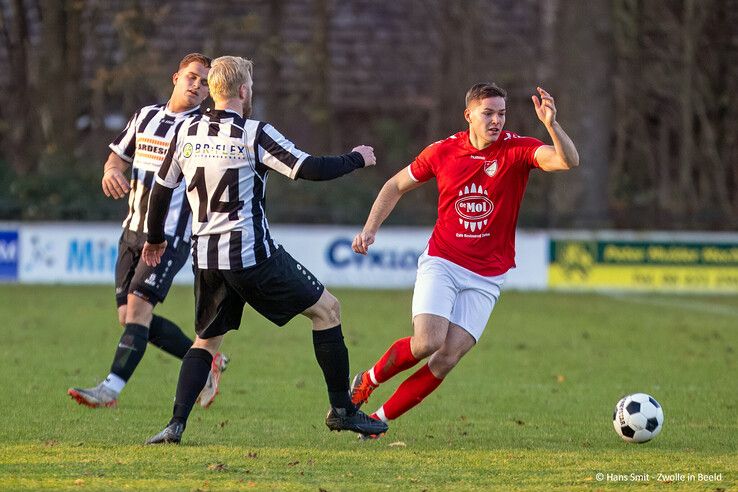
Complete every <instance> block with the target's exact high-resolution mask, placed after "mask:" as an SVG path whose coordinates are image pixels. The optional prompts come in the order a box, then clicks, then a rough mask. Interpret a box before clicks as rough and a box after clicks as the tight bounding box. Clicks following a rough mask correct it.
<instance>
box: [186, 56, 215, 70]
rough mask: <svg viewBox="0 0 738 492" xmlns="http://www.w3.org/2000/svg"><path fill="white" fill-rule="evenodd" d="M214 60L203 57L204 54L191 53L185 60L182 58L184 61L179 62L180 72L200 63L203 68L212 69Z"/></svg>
mask: <svg viewBox="0 0 738 492" xmlns="http://www.w3.org/2000/svg"><path fill="white" fill-rule="evenodd" d="M211 61H212V60H211V59H210V58H209V57H207V56H205V55H203V54H202V53H190V54H188V55H185V57H184V58H182V61H180V62H179V70H182V69H183V68H184V67H186V66H187V65H189V64H190V63H192V62H198V63H201V64H202V66H203V67H205V68H210V62H211Z"/></svg>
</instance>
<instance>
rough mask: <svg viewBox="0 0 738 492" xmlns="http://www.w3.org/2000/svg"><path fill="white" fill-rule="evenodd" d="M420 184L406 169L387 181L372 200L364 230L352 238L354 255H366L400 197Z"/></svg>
mask: <svg viewBox="0 0 738 492" xmlns="http://www.w3.org/2000/svg"><path fill="white" fill-rule="evenodd" d="M422 184H423V183H421V182H417V181H414V180H413V179H412V178H410V175H409V174H408V172H407V168H404V169H402V170H401V171H400V172H398V173H397V174H395V175H394V176H392V177H391V178H390V179H389V180H387V182H386V183H385V184H384V186H382V189H381V190H380V191H379V194H378V195H377V198H376V199H375V200H374V205H372V209H371V211H370V212H369V217H368V218H367V219H366V224H364V229H363V230H362V231H361V232H360V233H359V234H357V235H356V237H355V238H354V241H353V243H352V245H351V248H352V249H353V250H354V252H355V253H359V254H362V255H365V254H366V253H367V251H368V250H369V246H371V245H372V244H374V238H375V237H376V235H377V231H378V230H379V227H380V226H381V225H382V223H383V222H384V221H385V219H387V217H389V214H390V213H391V212H392V210H394V208H395V205H397V202H399V201H400V198H402V195H404V194H405V193H407V192H408V191H410V190H414V189H415V188H418V187H419V186H420V185H422Z"/></svg>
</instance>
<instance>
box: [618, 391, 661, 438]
mask: <svg viewBox="0 0 738 492" xmlns="http://www.w3.org/2000/svg"><path fill="white" fill-rule="evenodd" d="M612 425H613V426H614V427H615V432H617V433H618V435H619V436H620V437H622V438H623V440H625V441H627V442H637V443H642V442H647V441H650V440H651V439H653V438H654V437H656V436H658V435H659V432H661V427H663V425H664V410H663V408H661V405H659V402H657V401H656V399H655V398H654V397H652V396H651V395H647V394H645V393H634V394H632V395H627V396H624V397H623V398H621V400H620V401H619V402H618V404H617V405H615V411H614V412H613V414H612Z"/></svg>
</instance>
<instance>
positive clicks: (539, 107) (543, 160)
mask: <svg viewBox="0 0 738 492" xmlns="http://www.w3.org/2000/svg"><path fill="white" fill-rule="evenodd" d="M536 90H537V91H538V94H539V95H540V96H541V98H540V100H539V99H538V97H536V96H531V99H532V100H533V107H534V108H535V110H536V116H538V119H539V120H541V123H543V125H544V126H545V127H546V130H548V134H549V135H550V136H551V140H552V141H553V146H551V145H543V146H541V147H539V148H538V150H536V154H535V159H536V162H537V163H538V166H539V167H540V168H541V169H543V170H544V171H566V170H569V169H571V168H573V167H576V166H578V165H579V153H578V152H577V148H576V147H575V146H574V142H572V141H571V138H569V135H567V134H566V132H565V131H564V129H563V128H561V125H559V122H558V121H556V104H555V103H554V98H553V97H551V94H549V93H548V92H546V91H545V90H543V89H542V88H540V87H537V88H536Z"/></svg>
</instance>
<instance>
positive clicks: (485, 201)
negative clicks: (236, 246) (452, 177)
mask: <svg viewBox="0 0 738 492" xmlns="http://www.w3.org/2000/svg"><path fill="white" fill-rule="evenodd" d="M488 195H489V193H487V190H485V189H483V188H482V187H481V186H477V185H476V184H472V185H471V188H470V187H469V186H464V189H463V190H459V198H458V199H457V200H456V204H455V205H454V208H455V209H456V213H457V214H459V224H460V225H463V226H464V229H466V230H471V231H472V232H474V231H476V230H477V229H481V228H482V227H483V226H486V225H487V217H489V216H490V214H491V213H492V210H493V209H494V208H495V206H494V204H493V203H492V200H490V199H489V196H488Z"/></svg>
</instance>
